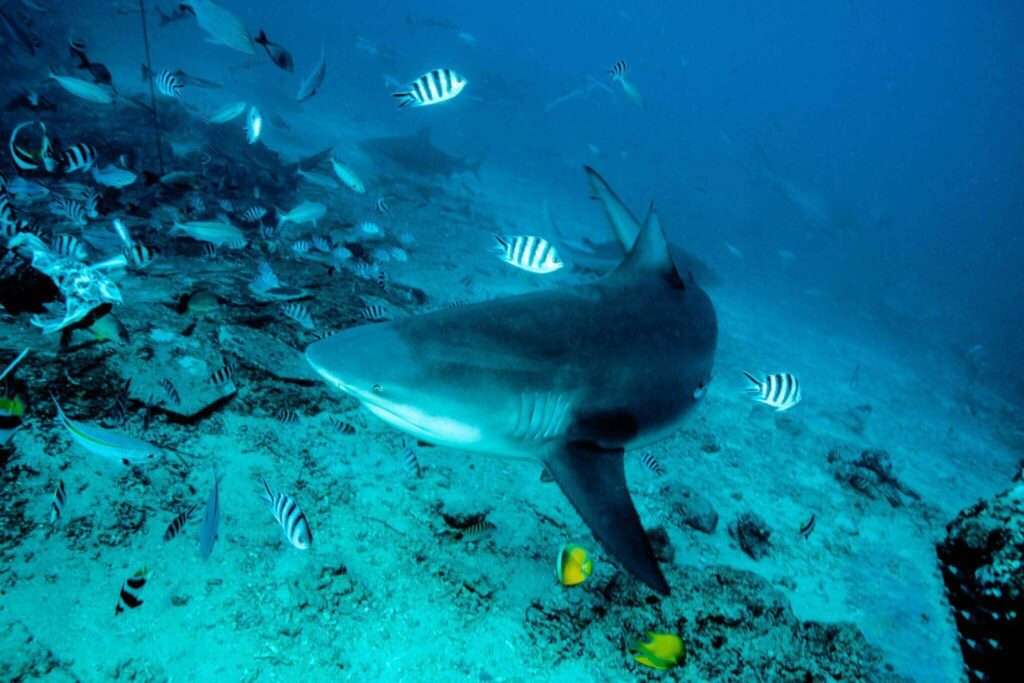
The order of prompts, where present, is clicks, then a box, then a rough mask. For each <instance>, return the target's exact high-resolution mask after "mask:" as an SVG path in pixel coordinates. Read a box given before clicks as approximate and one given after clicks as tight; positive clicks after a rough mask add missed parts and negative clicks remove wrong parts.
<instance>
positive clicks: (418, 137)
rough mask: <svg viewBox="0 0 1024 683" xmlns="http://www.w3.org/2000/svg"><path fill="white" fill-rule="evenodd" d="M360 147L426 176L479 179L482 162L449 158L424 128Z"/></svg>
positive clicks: (372, 141) (361, 143) (376, 139)
mask: <svg viewBox="0 0 1024 683" xmlns="http://www.w3.org/2000/svg"><path fill="white" fill-rule="evenodd" d="M359 147H360V148H361V149H362V150H363V151H364V152H366V153H367V154H369V155H370V156H371V157H374V158H375V159H384V160H386V161H388V162H391V163H392V164H394V165H396V166H398V167H400V168H401V169H403V170H405V171H410V172H412V173H416V174H419V175H423V176H444V177H446V178H448V177H451V176H452V175H454V174H456V173H467V172H468V173H473V174H475V175H479V173H480V165H481V163H483V161H482V160H478V161H475V162H469V161H466V160H465V159H463V158H462V157H457V156H454V155H452V154H448V153H447V152H445V151H444V150H443V149H441V148H439V147H437V146H436V145H435V144H434V143H433V142H432V141H431V140H430V130H429V129H428V128H421V129H420V130H419V131H418V132H417V133H416V134H415V135H394V136H388V137H380V138H369V139H367V140H363V141H362V142H360V143H359Z"/></svg>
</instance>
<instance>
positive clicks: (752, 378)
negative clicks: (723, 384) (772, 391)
mask: <svg viewBox="0 0 1024 683" xmlns="http://www.w3.org/2000/svg"><path fill="white" fill-rule="evenodd" d="M743 374H744V375H746V377H747V379H749V380H750V381H751V382H753V383H754V386H755V387H757V388H758V389H760V388H761V380H759V379H758V378H756V377H754V376H753V375H751V374H750V373H749V372H747V371H746V370H744V371H743ZM751 388H753V387H751Z"/></svg>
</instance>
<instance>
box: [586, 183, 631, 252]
mask: <svg viewBox="0 0 1024 683" xmlns="http://www.w3.org/2000/svg"><path fill="white" fill-rule="evenodd" d="M583 171H584V172H585V173H586V174H587V183H588V184H589V186H590V191H591V193H592V194H593V197H594V199H597V200H598V201H599V202H601V206H602V208H603V209H604V213H605V217H607V219H608V222H609V223H610V224H611V227H612V231H613V232H614V233H615V236H616V237H618V238H619V243H620V244H621V245H622V248H623V249H624V250H625V251H627V252H628V251H629V250H630V249H632V248H633V245H634V244H635V243H636V240H637V237H639V235H640V232H641V231H642V226H641V224H640V222H639V221H638V220H637V219H636V216H634V215H633V214H632V212H630V210H629V209H628V208H627V207H626V205H625V203H624V202H623V201H622V200H621V199H619V195H617V194H615V190H613V189H612V187H611V185H609V184H608V181H606V180H605V179H604V178H603V177H602V176H601V174H600V173H598V172H597V171H595V170H594V169H593V167H591V166H584V167H583ZM644 223H645V224H646V221H645V222H644Z"/></svg>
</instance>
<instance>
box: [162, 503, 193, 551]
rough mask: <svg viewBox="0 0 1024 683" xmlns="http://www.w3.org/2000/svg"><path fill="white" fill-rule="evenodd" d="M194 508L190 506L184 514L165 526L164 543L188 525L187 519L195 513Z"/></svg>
mask: <svg viewBox="0 0 1024 683" xmlns="http://www.w3.org/2000/svg"><path fill="white" fill-rule="evenodd" d="M195 509H196V506H195V505H192V506H191V507H189V508H188V509H186V510H185V511H184V512H182V513H180V514H179V515H178V516H177V517H175V518H174V519H172V520H171V523H170V524H168V525H167V530H166V531H164V543H166V542H167V541H170V540H171V539H173V538H174V537H175V536H177V535H178V534H180V533H181V530H182V529H184V528H185V525H186V524H187V523H188V520H189V517H191V516H192V513H193V512H195Z"/></svg>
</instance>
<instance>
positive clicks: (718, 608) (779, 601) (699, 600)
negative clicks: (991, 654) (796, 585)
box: [523, 567, 907, 683]
mask: <svg viewBox="0 0 1024 683" xmlns="http://www.w3.org/2000/svg"><path fill="white" fill-rule="evenodd" d="M618 576H621V575H620V574H614V575H612V578H611V579H610V580H605V582H604V583H601V582H600V581H598V582H593V583H588V584H585V585H584V587H583V589H582V591H578V592H574V593H573V596H574V597H575V598H577V600H574V601H572V602H568V601H566V600H565V599H564V595H565V594H564V593H553V594H550V595H547V596H545V597H542V598H538V599H535V600H534V601H533V602H532V603H531V604H530V605H529V606H528V607H527V608H526V615H525V619H526V625H527V627H528V628H527V630H526V632H527V633H528V634H529V636H530V638H531V640H532V648H533V649H532V652H534V653H535V654H536V657H534V658H533V659H532V661H535V662H537V663H536V664H535V665H531V664H530V663H524V666H527V667H531V666H535V667H536V669H532V670H529V671H526V672H524V676H523V677H524V679H525V678H532V677H533V676H536V677H537V678H542V677H544V675H545V673H546V672H545V671H544V670H542V669H541V668H540V667H541V666H542V662H550V661H554V660H561V659H565V658H570V659H572V658H576V659H578V658H587V659H596V660H597V661H600V660H602V659H604V658H607V657H608V656H609V653H610V652H618V653H619V654H620V656H621V658H622V662H623V666H625V667H627V668H629V669H631V670H632V671H633V672H634V675H637V676H648V677H649V678H646V679H643V680H662V676H661V675H659V674H655V673H654V672H649V671H647V670H646V668H645V667H643V666H641V665H639V664H637V663H636V662H635V661H634V660H633V657H632V655H631V654H630V652H629V649H628V645H629V643H631V642H632V641H633V640H635V638H637V637H640V636H642V635H643V633H645V632H646V631H651V630H658V631H664V632H671V633H676V634H678V635H679V636H680V637H681V638H682V640H683V641H684V642H685V643H686V650H687V661H686V666H685V671H686V674H685V676H686V679H685V680H695V681H707V682H708V683H726V682H728V683H748V682H749V683H754V682H755V681H830V680H831V681H872V682H873V683H906V682H907V679H905V678H903V677H902V676H899V675H897V674H895V673H893V672H892V671H891V669H889V668H888V667H887V666H886V665H885V664H884V662H883V659H882V657H881V656H880V655H879V653H878V650H877V649H876V648H874V647H873V646H872V645H871V644H869V643H868V642H867V640H865V638H864V636H863V635H862V634H861V632H860V631H859V630H858V629H857V628H856V627H854V626H853V625H851V624H846V623H840V624H822V623H818V622H813V621H804V622H802V621H800V620H799V619H797V617H796V616H795V615H794V614H793V610H792V608H791V607H790V606H789V604H788V602H787V600H786V598H785V597H784V596H783V594H782V593H781V592H779V591H778V590H777V589H775V588H772V587H771V586H770V585H769V583H768V582H767V581H765V580H764V579H762V578H761V577H759V576H757V575H756V574H754V573H752V572H747V571H742V570H738V569H732V568H729V567H704V568H700V567H681V568H679V575H678V584H679V585H680V586H686V589H685V590H678V591H675V592H673V594H672V595H671V596H670V597H667V598H658V597H655V596H647V599H644V596H643V594H642V593H641V590H642V589H640V588H639V587H638V586H636V585H635V582H628V581H620V580H618V579H617V578H616V577H618ZM595 578H596V576H595Z"/></svg>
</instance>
